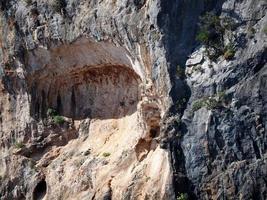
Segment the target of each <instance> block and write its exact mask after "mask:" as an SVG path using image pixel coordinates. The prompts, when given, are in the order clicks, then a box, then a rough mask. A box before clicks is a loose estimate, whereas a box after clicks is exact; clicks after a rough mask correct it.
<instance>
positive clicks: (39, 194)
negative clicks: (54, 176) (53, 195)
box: [33, 179, 47, 200]
mask: <svg viewBox="0 0 267 200" xmlns="http://www.w3.org/2000/svg"><path fill="white" fill-rule="evenodd" d="M46 192H47V185H46V181H45V180H44V179H42V180H41V181H40V182H39V183H38V184H37V185H36V187H35V188H34V191H33V200H41V199H43V198H44V197H45V195H46Z"/></svg>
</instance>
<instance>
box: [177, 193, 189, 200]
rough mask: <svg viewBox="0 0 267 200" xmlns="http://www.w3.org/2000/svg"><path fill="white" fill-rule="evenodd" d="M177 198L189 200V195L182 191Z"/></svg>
mask: <svg viewBox="0 0 267 200" xmlns="http://www.w3.org/2000/svg"><path fill="white" fill-rule="evenodd" d="M177 200H188V195H187V194H186V193H180V194H179V196H178V197H177Z"/></svg>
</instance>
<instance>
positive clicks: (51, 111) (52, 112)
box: [46, 108, 57, 117]
mask: <svg viewBox="0 0 267 200" xmlns="http://www.w3.org/2000/svg"><path fill="white" fill-rule="evenodd" d="M46 114H47V116H49V117H53V116H55V115H57V111H55V110H54V109H53V108H48V109H47V112H46Z"/></svg>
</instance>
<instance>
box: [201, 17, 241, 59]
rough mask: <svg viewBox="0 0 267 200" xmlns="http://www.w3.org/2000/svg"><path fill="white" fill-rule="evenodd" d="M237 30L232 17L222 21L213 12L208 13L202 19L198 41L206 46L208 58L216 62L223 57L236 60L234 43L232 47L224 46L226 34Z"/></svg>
mask: <svg viewBox="0 0 267 200" xmlns="http://www.w3.org/2000/svg"><path fill="white" fill-rule="evenodd" d="M235 28H236V24H235V22H234V21H233V20H232V19H231V18H230V17H225V18H223V19H220V18H219V16H217V15H215V14H214V13H212V12H207V13H206V14H204V15H203V16H202V17H200V23H199V31H198V33H197V35H196V40H197V41H199V42H200V43H201V44H203V45H205V46H206V52H207V56H208V57H209V58H210V59H211V60H216V59H217V58H218V57H219V56H221V55H223V56H224V58H225V59H226V60H230V59H232V58H234V55H235V50H234V48H233V46H234V45H233V42H232V43H231V45H227V46H225V45H224V38H223V37H224V33H225V31H226V30H228V31H232V30H234V29H235Z"/></svg>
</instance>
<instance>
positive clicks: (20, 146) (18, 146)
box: [14, 142, 25, 149]
mask: <svg viewBox="0 0 267 200" xmlns="http://www.w3.org/2000/svg"><path fill="white" fill-rule="evenodd" d="M14 146H15V147H16V148H17V149H21V148H23V147H24V146H25V145H24V144H23V143H22V142H15V144H14Z"/></svg>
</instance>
